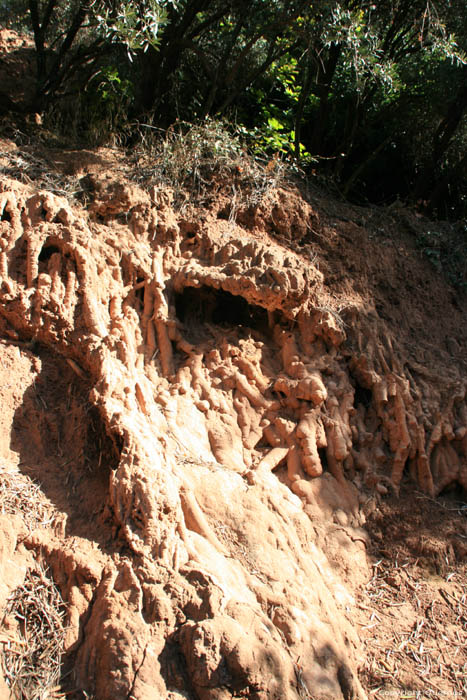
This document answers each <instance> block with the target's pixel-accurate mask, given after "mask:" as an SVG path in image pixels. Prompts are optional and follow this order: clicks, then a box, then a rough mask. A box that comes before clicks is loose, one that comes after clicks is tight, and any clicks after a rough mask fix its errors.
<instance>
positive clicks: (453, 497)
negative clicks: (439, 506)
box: [439, 481, 467, 509]
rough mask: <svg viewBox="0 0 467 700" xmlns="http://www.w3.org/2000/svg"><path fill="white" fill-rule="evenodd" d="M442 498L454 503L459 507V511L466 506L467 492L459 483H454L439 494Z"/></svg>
mask: <svg viewBox="0 0 467 700" xmlns="http://www.w3.org/2000/svg"><path fill="white" fill-rule="evenodd" d="M439 497H440V498H445V499H449V501H451V502H453V503H457V504H458V505H459V509H460V508H461V507H462V506H465V505H466V501H467V490H466V489H464V488H463V486H462V485H461V484H459V482H458V481H453V482H451V483H450V484H448V485H447V486H445V487H444V489H443V490H442V491H440V493H439Z"/></svg>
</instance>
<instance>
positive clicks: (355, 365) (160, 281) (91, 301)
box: [0, 183, 467, 700]
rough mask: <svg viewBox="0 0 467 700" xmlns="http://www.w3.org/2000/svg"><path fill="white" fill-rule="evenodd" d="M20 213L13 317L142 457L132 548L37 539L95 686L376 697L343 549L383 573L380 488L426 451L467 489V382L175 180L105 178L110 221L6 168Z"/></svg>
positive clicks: (434, 488)
mask: <svg viewBox="0 0 467 700" xmlns="http://www.w3.org/2000/svg"><path fill="white" fill-rule="evenodd" d="M10 185H11V183H10ZM302 207H304V205H303V203H302ZM305 209H306V207H305ZM122 213H123V214H125V216H124V217H123V220H124V221H123V222H122V217H121V214H122ZM0 215H1V219H2V221H1V223H0V231H1V245H0V250H1V252H0V275H1V303H2V308H1V314H2V322H3V329H4V333H5V334H6V336H8V337H10V338H12V339H18V338H19V339H23V340H24V339H26V340H28V339H34V340H36V341H39V342H42V343H44V344H46V345H48V346H50V347H52V348H54V349H56V351H57V352H58V353H60V354H62V355H63V356H65V357H66V358H67V359H68V361H69V365H70V366H71V367H72V369H73V370H74V371H75V373H76V374H77V375H78V376H79V377H80V378H81V379H87V380H88V381H89V382H90V383H91V385H92V386H93V389H92V391H91V393H90V401H91V402H92V403H94V404H95V405H96V406H97V407H98V408H99V410H100V413H101V416H102V418H103V420H104V422H105V424H106V426H107V429H108V432H109V435H111V437H112V439H113V440H114V442H115V445H116V449H118V451H119V465H118V468H117V469H116V470H115V471H113V472H112V473H111V476H110V483H109V492H108V502H107V516H108V517H109V518H111V520H112V522H113V523H114V524H115V528H116V530H118V531H119V533H120V536H122V537H123V538H124V540H125V542H126V545H127V547H128V548H129V550H128V551H130V552H131V556H130V557H127V558H125V557H120V556H118V555H114V556H113V557H110V556H109V555H104V554H103V553H102V554H101V555H100V557H99V558H98V559H97V560H96V561H95V564H94V565H93V566H92V567H90V566H89V564H88V563H86V561H85V556H82V557H81V559H80V556H79V555H78V554H76V555H75V557H74V558H73V557H72V556H71V555H70V556H69V557H68V558H64V557H63V556H61V555H59V550H60V546H59V544H58V543H57V542H50V541H49V542H48V543H47V545H46V544H45V543H44V542H43V541H42V540H41V537H40V536H39V535H37V534H36V535H35V536H34V537H32V538H30V546H31V547H34V548H35V549H37V550H38V551H39V550H40V551H41V552H42V553H43V554H44V556H45V557H46V558H48V560H49V561H50V563H51V565H52V567H53V568H54V571H55V572H56V575H57V577H58V579H59V580H65V579H66V581H67V583H66V586H65V588H66V590H65V592H64V595H65V597H66V598H67V600H68V603H69V605H70V613H69V616H70V623H71V626H70V629H69V640H68V648H69V650H71V651H73V652H74V653H76V655H77V656H76V658H77V661H76V669H77V682H78V683H80V684H81V686H82V687H83V688H87V689H89V690H90V691H91V692H94V693H95V694H96V697H99V698H100V699H101V700H105V699H106V698H109V699H110V698H112V699H115V698H120V697H122V698H123V697H127V696H128V694H129V693H131V696H132V697H134V698H137V699H138V700H139V699H140V698H146V697H147V698H154V697H156V695H157V693H160V697H173V698H176V697H182V696H181V695H180V694H179V693H182V692H192V693H194V697H200V698H202V699H204V698H216V699H217V698H219V699H222V700H223V699H224V698H230V697H237V696H241V697H245V696H246V697H255V698H264V699H266V698H298V697H301V696H303V695H300V693H303V692H304V688H308V689H309V692H310V694H311V695H313V696H314V695H315V694H316V697H323V698H324V697H329V698H339V697H344V698H348V697H357V696H358V697H363V695H364V694H363V692H362V690H361V688H360V685H359V682H358V680H357V678H356V675H355V668H356V662H357V661H356V660H357V658H358V642H357V639H356V636H355V634H354V633H353V629H352V627H351V624H350V623H349V622H348V621H347V620H346V618H345V616H344V615H343V613H342V611H341V609H342V607H345V606H348V605H349V604H350V600H351V599H350V598H349V595H348V593H347V592H346V591H345V589H344V588H343V587H342V586H341V585H339V584H338V582H337V581H336V579H335V577H334V574H333V573H332V572H331V569H330V568H329V565H328V564H327V561H326V558H325V557H324V555H323V554H322V552H321V549H320V546H321V543H324V541H326V546H327V547H328V546H331V545H330V544H329V542H330V539H329V538H330V537H331V536H332V533H333V532H334V531H335V530H338V531H339V532H340V536H341V537H346V538H347V540H346V542H347V545H346V550H347V556H348V557H349V568H352V566H353V565H354V564H353V562H355V558H356V557H357V558H358V561H359V562H360V566H361V567H362V572H364V571H365V566H366V564H365V556H364V539H365V538H364V535H363V533H362V531H361V530H360V529H359V525H361V524H362V520H361V516H360V515H359V513H358V492H357V489H356V487H355V485H359V484H361V483H362V482H364V483H365V484H366V485H367V486H370V487H373V488H375V489H376V490H377V491H379V492H380V493H385V492H387V489H388V488H394V489H395V490H396V491H397V490H398V489H399V488H400V485H401V479H402V475H403V472H404V469H406V468H408V470H409V472H410V474H411V476H412V477H413V479H414V480H415V481H417V482H418V484H419V486H420V488H421V489H423V490H424V491H425V492H427V493H429V494H436V493H438V492H440V491H441V490H442V489H443V488H445V487H446V486H448V485H450V484H454V483H456V482H457V483H458V484H460V485H461V486H462V487H463V488H466V489H467V405H466V388H467V387H466V383H465V382H464V384H461V383H460V382H459V383H457V384H454V383H453V385H452V386H449V387H443V390H442V391H441V392H438V393H436V392H435V390H434V386H433V384H432V383H430V380H429V376H428V377H427V376H426V373H425V374H424V372H423V368H421V367H414V366H412V367H411V366H409V365H408V364H404V365H403V364H402V362H401V360H400V359H399V358H398V355H397V349H396V348H394V347H393V344H392V342H391V339H390V338H389V337H388V335H387V334H386V331H385V328H384V325H383V324H382V323H381V322H380V321H379V320H378V318H377V315H376V313H374V312H373V313H368V314H367V315H366V318H359V317H354V320H353V322H352V325H350V326H348V327H346V328H344V326H343V324H342V322H341V321H340V319H339V317H338V316H337V315H336V314H335V313H334V312H332V311H331V310H323V309H322V308H320V294H321V293H322V283H323V279H322V274H321V273H320V272H319V271H318V270H317V269H315V268H314V267H313V266H312V265H311V264H310V263H309V262H306V261H304V260H303V259H302V258H301V257H299V256H298V255H295V254H294V253H292V252H290V251H287V250H285V249H284V248H282V247H281V246H279V245H277V244H273V243H271V242H270V243H268V244H267V245H266V244H265V243H263V242H260V240H258V239H257V238H255V236H254V235H252V234H251V233H248V232H247V231H245V230H242V229H240V228H239V227H236V226H233V225H231V224H229V223H228V222H226V221H216V222H214V223H215V226H214V223H213V222H211V223H210V225H209V226H208V225H206V227H205V230H203V229H202V227H201V226H200V225H194V224H193V225H190V224H189V223H187V222H183V223H182V224H180V222H178V221H177V219H176V217H175V215H174V213H173V211H172V209H171V207H170V197H168V196H167V195H166V194H165V193H163V192H158V191H157V190H154V191H153V192H152V193H151V195H149V194H147V193H144V192H142V191H140V190H138V189H137V188H134V187H122V186H112V185H110V186H108V187H107V188H106V187H104V186H101V187H100V191H99V193H98V196H96V199H95V201H94V203H93V204H92V205H91V207H90V210H89V217H90V218H88V216H87V215H85V214H84V213H81V214H79V213H78V214H77V213H76V212H74V211H72V210H71V209H70V207H69V205H68V204H67V203H66V201H65V200H62V199H60V198H58V197H55V196H53V195H51V194H50V193H39V194H31V193H30V192H28V191H26V190H25V189H24V188H23V189H20V188H19V187H18V186H13V185H11V186H7V185H4V186H3V191H2V193H1V194H0ZM303 215H306V211H305V213H304V214H303ZM80 217H81V218H80ZM97 219H99V223H98V222H97ZM347 336H348V337H347ZM415 373H416V376H417V381H415V378H414V376H415ZM420 377H423V380H422V379H420ZM276 475H278V476H279V477H280V478H277V476H276ZM323 512H325V513H328V514H329V515H330V516H332V515H333V514H334V516H335V517H334V519H333V518H332V517H331V518H329V520H328V522H327V524H326V523H323V521H322V513H323ZM320 518H321V520H320ZM310 519H311V521H310ZM336 522H337V525H336ZM356 532H357V533H358V536H355V533H356ZM362 575H363V576H364V575H365V574H364V573H363V574H362ZM83 580H84V581H85V582H86V586H84V587H83V584H82V582H83ZM80 582H81V583H80ZM91 591H94V593H91ZM91 599H92V600H93V603H92V605H91ZM96 650H99V651H96ZM299 658H300V659H301V661H300V667H298V666H297V664H296V661H297V659H299ZM174 659H175V660H174ZM155 694H156V695H155ZM183 697H185V696H183Z"/></svg>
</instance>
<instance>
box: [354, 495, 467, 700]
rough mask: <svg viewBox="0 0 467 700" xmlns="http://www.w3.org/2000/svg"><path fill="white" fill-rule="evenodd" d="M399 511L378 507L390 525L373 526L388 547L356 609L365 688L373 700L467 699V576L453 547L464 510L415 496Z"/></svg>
mask: <svg viewBox="0 0 467 700" xmlns="http://www.w3.org/2000/svg"><path fill="white" fill-rule="evenodd" d="M398 504H399V505H398ZM398 504H396V506H394V502H393V504H392V505H391V506H390V505H389V504H382V506H381V507H383V506H384V513H385V514H386V515H389V519H388V521H385V520H384V516H383V517H381V515H380V516H378V518H379V519H376V521H375V522H376V523H377V524H378V526H379V527H381V525H383V527H384V529H383V530H382V532H383V531H384V534H385V540H383V539H381V542H382V543H383V544H381V543H380V544H378V545H377V547H376V552H378V554H379V557H378V559H377V560H376V561H375V562H374V564H373V575H372V577H371V579H370V581H369V582H368V583H367V585H366V587H365V590H364V591H362V593H361V595H360V602H359V603H358V605H357V608H359V609H360V610H361V611H362V614H361V615H360V621H359V623H358V624H359V625H360V629H361V637H362V641H363V645H364V649H365V657H366V659H365V663H364V666H363V668H362V669H361V671H362V675H363V679H362V680H363V682H364V685H365V686H366V689H367V692H369V697H371V698H374V699H375V700H384V698H388V697H394V698H400V697H403V698H407V699H412V698H413V700H415V699H416V698H417V699H418V698H420V699H422V698H431V699H433V700H442V699H443V698H445V697H452V698H465V697H467V579H466V573H467V571H466V566H465V561H464V560H463V558H462V556H460V555H458V556H456V555H455V552H454V548H453V546H452V542H453V541H454V540H453V538H454V539H455V538H462V534H461V533H462V532H463V531H464V527H465V515H466V511H465V507H464V506H465V504H462V503H459V505H456V504H455V503H454V502H453V501H452V500H450V501H448V500H446V502H443V501H442V500H441V499H437V500H434V499H428V498H427V497H424V496H423V497H422V498H417V494H411V495H410V496H406V497H405V499H404V498H402V499H400V500H399V502H398ZM396 507H398V508H399V509H400V510H399V512H394V510H395V508H396ZM412 531H413V532H414V534H411V533H412ZM371 532H372V528H371V527H370V533H371ZM425 540H426V541H425ZM376 552H375V553H376Z"/></svg>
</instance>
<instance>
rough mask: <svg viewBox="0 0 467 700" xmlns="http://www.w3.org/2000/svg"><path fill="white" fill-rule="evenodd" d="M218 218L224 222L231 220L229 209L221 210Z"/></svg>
mask: <svg viewBox="0 0 467 700" xmlns="http://www.w3.org/2000/svg"><path fill="white" fill-rule="evenodd" d="M217 218H218V219H222V220H223V221H228V220H229V218H230V209H229V207H224V208H223V209H219V211H218V212H217Z"/></svg>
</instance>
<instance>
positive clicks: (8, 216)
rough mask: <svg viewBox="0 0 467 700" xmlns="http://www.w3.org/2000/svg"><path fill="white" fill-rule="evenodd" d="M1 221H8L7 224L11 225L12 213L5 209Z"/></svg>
mask: <svg viewBox="0 0 467 700" xmlns="http://www.w3.org/2000/svg"><path fill="white" fill-rule="evenodd" d="M0 221H6V222H8V223H11V214H10V212H9V211H7V210H6V209H4V210H3V214H2V216H1V218H0Z"/></svg>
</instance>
